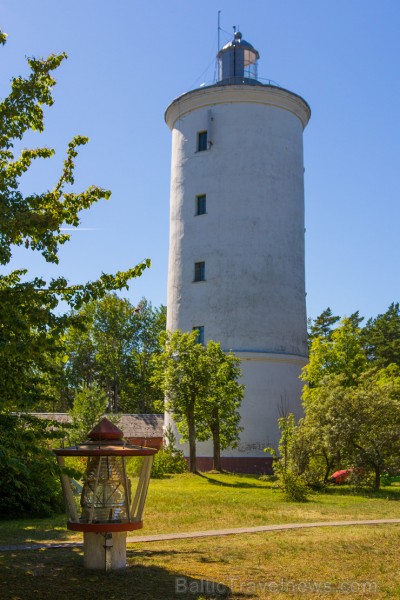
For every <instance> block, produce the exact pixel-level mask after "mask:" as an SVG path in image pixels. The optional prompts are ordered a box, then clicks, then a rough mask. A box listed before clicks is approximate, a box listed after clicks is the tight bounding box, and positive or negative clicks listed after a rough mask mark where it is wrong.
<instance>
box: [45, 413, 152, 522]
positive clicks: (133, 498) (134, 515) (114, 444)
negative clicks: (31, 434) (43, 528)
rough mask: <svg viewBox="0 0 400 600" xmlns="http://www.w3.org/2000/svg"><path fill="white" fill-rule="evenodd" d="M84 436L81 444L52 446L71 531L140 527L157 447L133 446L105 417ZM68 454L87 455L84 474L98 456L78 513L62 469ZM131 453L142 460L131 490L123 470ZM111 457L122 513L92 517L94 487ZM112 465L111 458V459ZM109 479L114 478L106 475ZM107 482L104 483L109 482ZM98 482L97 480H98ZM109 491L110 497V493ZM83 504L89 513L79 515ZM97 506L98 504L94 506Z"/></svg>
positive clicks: (128, 479)
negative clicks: (91, 483)
mask: <svg viewBox="0 0 400 600" xmlns="http://www.w3.org/2000/svg"><path fill="white" fill-rule="evenodd" d="M88 438H89V439H88V440H86V441H84V442H83V443H82V444H78V445H76V446H71V447H68V448H58V449H57V450H54V454H55V455H56V457H57V461H58V464H59V466H60V472H61V485H62V490H63V495H64V500H65V505H66V510H67V519H68V521H67V528H68V529H70V530H72V531H83V532H93V533H104V532H109V533H112V532H121V531H133V530H135V529H141V528H142V527H143V521H142V515H143V509H144V504H145V501H146V496H147V490H148V486H149V480H150V473H151V467H152V463H153V456H154V454H156V452H157V450H156V449H155V448H147V447H144V446H136V445H134V444H129V443H128V442H127V441H126V440H124V439H123V432H122V431H121V430H120V429H118V427H116V426H115V425H114V424H113V423H111V422H110V421H109V420H108V419H107V418H104V419H102V420H101V421H100V423H99V424H98V425H97V426H96V427H94V428H93V429H92V431H91V432H90V433H89V434H88ZM68 457H87V458H88V461H87V464H86V467H87V469H86V475H87V474H88V468H89V465H90V459H91V458H94V459H96V458H98V459H99V460H98V465H97V466H96V474H95V477H94V479H93V478H92V480H91V481H94V488H92V487H89V496H90V492H92V497H91V498H92V500H91V504H90V501H89V502H87V505H86V507H85V506H83V505H82V501H83V500H82V499H83V496H84V494H83V492H82V496H81V506H82V509H83V510H82V513H81V515H79V514H78V507H77V505H76V503H75V500H74V494H73V486H72V481H71V478H70V477H69V476H68V475H67V473H66V472H65V467H66V464H65V458H68ZM132 457H143V463H142V465H141V468H140V471H139V474H138V482H137V486H136V490H135V491H134V492H133V493H132V490H131V485H130V481H131V478H130V477H129V476H128V474H127V470H126V467H127V465H126V461H127V459H129V458H132ZM115 458H117V459H119V461H118V462H119V467H118V469H119V472H120V473H121V481H120V483H118V486H117V487H116V488H115V490H114V492H115V491H118V487H119V485H121V486H122V488H121V492H120V493H123V497H124V501H123V503H122V506H123V508H124V509H125V513H126V517H124V518H121V519H118V520H104V521H103V520H102V521H98V520H97V521H96V519H95V512H96V507H95V502H96V501H97V500H98V496H96V493H97V489H98V486H99V481H100V475H101V472H102V466H103V468H104V467H106V468H107V469H108V470H111V469H110V468H109V462H110V461H109V459H111V461H115ZM113 464H114V466H115V462H114V463H113ZM110 481H111V482H115V481H116V482H118V480H116V479H115V480H113V479H110ZM87 484H88V480H87V479H85V480H84V487H85V485H87ZM112 484H113V483H111V484H107V485H109V486H110V485H112ZM100 485H101V484H100ZM114 492H112V493H111V495H110V497H111V496H112V495H113V494H114ZM110 506H115V505H107V504H104V506H103V507H102V508H103V509H108V508H110ZM85 508H86V512H87V510H89V517H88V518H83V516H82V515H83V514H84V511H85ZM97 508H98V507H97ZM110 513H111V508H110Z"/></svg>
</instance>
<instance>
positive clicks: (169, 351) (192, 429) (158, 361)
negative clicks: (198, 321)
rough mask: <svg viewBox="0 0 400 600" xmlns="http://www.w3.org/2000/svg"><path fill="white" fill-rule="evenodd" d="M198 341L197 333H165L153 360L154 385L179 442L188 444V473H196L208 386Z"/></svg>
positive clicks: (203, 348)
mask: <svg viewBox="0 0 400 600" xmlns="http://www.w3.org/2000/svg"><path fill="white" fill-rule="evenodd" d="M197 338H198V332H197V331H192V332H190V333H185V332H182V331H179V330H177V331H174V332H171V331H167V332H165V334H163V335H162V341H163V348H164V349H163V351H162V352H161V354H158V355H155V356H154V358H153V362H154V374H153V381H155V382H156V383H157V384H158V385H160V386H161V388H162V390H163V392H164V394H165V398H166V401H165V409H166V410H167V411H168V412H169V413H171V414H172V416H173V418H174V421H175V423H176V426H177V428H178V431H179V433H180V434H181V435H182V438H183V439H184V440H187V441H188V442H189V470H190V472H191V473H195V472H196V471H197V465H196V438H197V422H198V412H199V405H200V404H201V403H202V402H204V400H205V398H206V392H207V384H208V370H207V366H208V364H207V357H206V349H205V347H204V346H203V345H202V344H199V343H198V341H197Z"/></svg>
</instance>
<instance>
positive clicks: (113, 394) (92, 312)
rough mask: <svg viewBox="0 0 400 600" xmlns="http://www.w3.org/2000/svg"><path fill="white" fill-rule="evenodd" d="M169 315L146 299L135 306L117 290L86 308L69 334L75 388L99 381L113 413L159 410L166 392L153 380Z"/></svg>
mask: <svg viewBox="0 0 400 600" xmlns="http://www.w3.org/2000/svg"><path fill="white" fill-rule="evenodd" d="M165 313H166V311H165V307H163V306H161V307H160V308H153V306H152V304H151V302H148V301H147V300H146V299H145V298H142V300H141V301H140V302H139V304H138V306H136V307H135V306H133V305H132V304H131V303H130V301H129V300H127V299H125V298H119V297H118V296H116V295H115V294H107V295H106V296H105V297H104V298H102V299H100V300H96V301H93V302H90V303H89V304H87V305H86V306H84V307H83V308H82V309H81V310H80V311H79V312H78V313H77V315H76V316H77V317H79V320H77V322H76V323H75V324H74V325H73V326H72V327H70V328H69V329H68V331H67V334H66V338H65V352H66V355H67V357H68V359H67V362H66V372H67V378H68V381H69V384H70V386H71V388H72V389H78V388H80V387H81V386H82V385H83V386H85V385H86V386H88V385H91V384H92V382H97V383H98V385H99V386H100V387H101V388H102V389H103V390H104V391H105V392H106V393H107V395H108V397H109V406H110V409H112V410H113V411H114V412H117V411H118V410H124V411H128V412H142V413H146V412H150V413H151V412H154V403H155V402H157V401H160V400H161V399H162V397H163V396H162V391H161V390H160V389H159V388H158V387H157V386H155V385H154V384H153V383H152V382H151V373H152V362H151V357H152V355H153V354H154V353H157V352H160V351H161V346H160V343H159V336H160V334H161V332H163V331H165Z"/></svg>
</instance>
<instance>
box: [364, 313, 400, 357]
mask: <svg viewBox="0 0 400 600" xmlns="http://www.w3.org/2000/svg"><path fill="white" fill-rule="evenodd" d="M362 339H363V342H364V345H365V348H366V353H367V357H368V360H369V361H371V362H373V364H374V365H376V366H378V367H380V368H382V367H388V366H389V365H390V364H395V365H398V366H400V306H399V303H398V302H396V303H394V302H392V304H391V305H390V306H389V308H388V310H387V311H386V312H385V313H383V314H381V315H378V316H377V317H375V318H374V319H369V320H368V321H367V323H366V325H365V327H364V328H363V330H362Z"/></svg>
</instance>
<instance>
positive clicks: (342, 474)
mask: <svg viewBox="0 0 400 600" xmlns="http://www.w3.org/2000/svg"><path fill="white" fill-rule="evenodd" d="M352 472H353V469H341V470H340V471H335V473H333V475H331V481H332V483H346V481H347V479H348V478H349V477H350V475H351V474H352Z"/></svg>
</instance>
